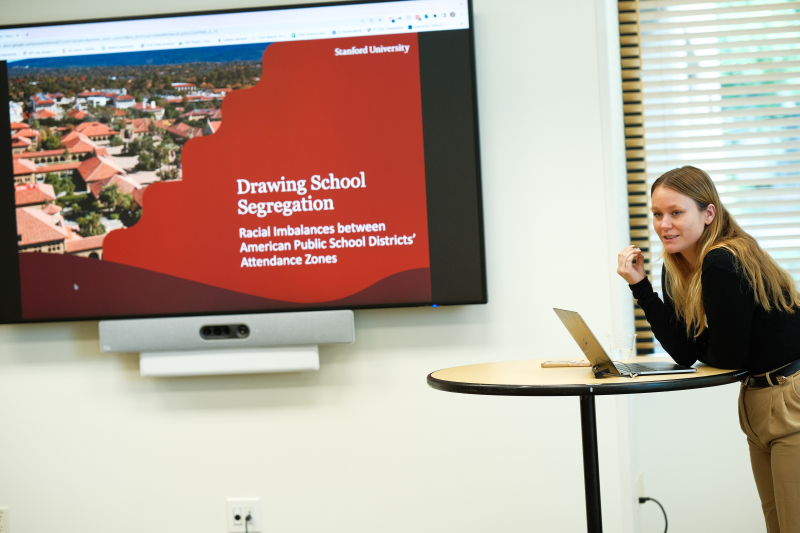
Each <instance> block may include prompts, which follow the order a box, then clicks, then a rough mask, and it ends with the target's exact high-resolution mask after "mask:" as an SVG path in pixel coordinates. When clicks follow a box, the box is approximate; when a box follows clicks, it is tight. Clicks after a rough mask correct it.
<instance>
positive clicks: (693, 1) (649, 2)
mask: <svg viewBox="0 0 800 533" xmlns="http://www.w3.org/2000/svg"><path fill="white" fill-rule="evenodd" d="M794 3H796V2H793V1H792V2H781V1H780V0H777V1H773V2H764V4H762V5H764V6H765V7H770V8H771V9H780V6H784V5H786V4H794ZM697 4H708V2H707V1H706V2H702V1H698V0H642V1H641V2H639V10H640V11H644V10H649V9H658V8H660V7H667V6H691V5H697ZM774 6H778V7H774Z"/></svg>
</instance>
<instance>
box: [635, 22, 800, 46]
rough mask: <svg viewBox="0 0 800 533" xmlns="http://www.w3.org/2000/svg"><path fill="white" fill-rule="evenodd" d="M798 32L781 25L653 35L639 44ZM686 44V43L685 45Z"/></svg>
mask: <svg viewBox="0 0 800 533" xmlns="http://www.w3.org/2000/svg"><path fill="white" fill-rule="evenodd" d="M798 32H800V28H798V27H797V26H796V25H794V24H792V25H783V26H776V27H771V28H759V29H758V30H752V29H745V30H728V31H709V32H698V33H684V34H677V33H673V34H668V35H665V34H654V35H641V36H640V37H639V38H640V42H641V44H643V45H644V44H646V43H661V42H668V41H681V40H682V41H686V40H689V39H692V40H695V41H697V40H700V39H709V38H713V39H725V38H727V37H741V36H744V35H747V36H753V37H756V36H762V38H763V36H768V35H783V34H786V35H783V36H784V37H791V36H793V35H797V34H798ZM687 44H688V43H687Z"/></svg>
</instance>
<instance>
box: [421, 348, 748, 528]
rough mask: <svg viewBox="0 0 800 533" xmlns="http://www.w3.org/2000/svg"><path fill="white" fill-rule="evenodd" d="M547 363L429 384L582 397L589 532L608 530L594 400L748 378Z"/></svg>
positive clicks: (456, 375)
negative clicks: (598, 370) (602, 371)
mask: <svg viewBox="0 0 800 533" xmlns="http://www.w3.org/2000/svg"><path fill="white" fill-rule="evenodd" d="M544 361H545V359H531V360H525V361H504V362H499V363H483V364H478V365H466V366H457V367H453V368H446V369H444V370H438V371H436V372H432V373H430V374H429V375H428V385H430V386H431V387H433V388H434V389H437V390H441V391H445V392H458V393H462V394H489V395H498V396H579V397H580V405H581V434H582V441H583V477H584V490H585V493H586V523H587V531H588V532H589V533H601V532H602V531H603V524H602V516H601V514H600V467H599V459H598V453H597V420H596V412H595V405H594V397H595V396H600V395H607V394H641V393H646V392H667V391H675V390H687V389H700V388H704V387H716V386H717V385H726V384H728V383H735V382H737V381H741V380H742V379H744V377H745V376H746V375H747V372H746V371H745V370H723V369H720V368H714V367H710V366H705V365H702V364H698V365H697V372H692V373H689V374H662V375H657V376H638V377H636V378H627V377H604V378H601V379H597V378H595V377H594V374H592V371H591V368H590V367H554V368H542V362H544ZM625 362H626V363H648V362H672V360H671V359H670V358H668V357H661V358H659V357H638V358H634V359H630V360H628V361H625Z"/></svg>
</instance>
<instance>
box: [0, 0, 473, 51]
mask: <svg viewBox="0 0 800 533" xmlns="http://www.w3.org/2000/svg"><path fill="white" fill-rule="evenodd" d="M343 14H344V15H343ZM327 15H332V16H333V17H335V18H328V17H327ZM242 22H246V25H245V26H242V25H241V23H242ZM75 26H76V25H74V24H73V25H64V26H45V27H39V28H27V29H25V30H24V31H20V30H18V29H9V30H0V59H6V60H8V61H19V60H23V59H30V58H40V57H41V58H43V57H61V56H71V55H89V54H111V53H119V52H134V51H143V50H148V51H151V50H168V49H173V48H195V47H206V46H229V45H237V44H245V43H268V42H281V41H295V40H309V39H336V38H344V37H354V36H364V35H392V34H402V33H409V32H425V31H444V30H455V29H466V28H468V27H469V17H468V14H467V9H466V2H465V1H463V0H416V1H411V2H386V3H379V4H358V5H353V6H336V7H314V8H298V9H285V10H283V9H281V10H272V11H260V12H246V13H227V14H217V15H195V16H186V17H173V18H169V19H158V20H133V21H118V22H101V23H83V24H78V25H77V26H81V28H79V29H80V30H81V33H82V35H84V37H81V38H74V37H69V35H74V34H75V31H76V28H75ZM67 27H69V30H67V29H66V28H67Z"/></svg>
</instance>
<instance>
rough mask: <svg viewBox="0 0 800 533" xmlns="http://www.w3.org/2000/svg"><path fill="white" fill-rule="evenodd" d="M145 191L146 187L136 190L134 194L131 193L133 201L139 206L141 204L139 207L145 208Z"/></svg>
mask: <svg viewBox="0 0 800 533" xmlns="http://www.w3.org/2000/svg"><path fill="white" fill-rule="evenodd" d="M144 191H145V187H140V188H138V189H134V190H133V192H132V193H131V196H133V200H134V201H135V202H136V203H137V204H139V207H144Z"/></svg>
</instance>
